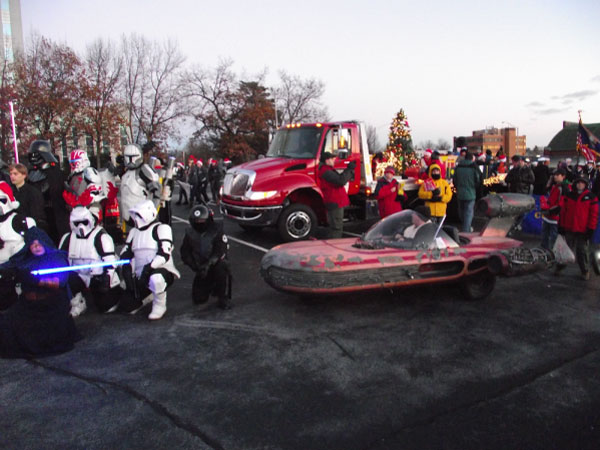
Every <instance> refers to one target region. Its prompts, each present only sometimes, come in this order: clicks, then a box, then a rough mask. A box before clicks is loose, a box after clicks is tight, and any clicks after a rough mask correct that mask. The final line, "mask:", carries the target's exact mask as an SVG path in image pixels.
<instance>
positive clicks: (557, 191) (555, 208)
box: [540, 167, 569, 250]
mask: <svg viewBox="0 0 600 450" xmlns="http://www.w3.org/2000/svg"><path fill="white" fill-rule="evenodd" d="M567 192H569V182H568V181H567V178H566V171H565V169H564V168H562V167H559V168H558V169H556V170H555V171H554V174H553V175H552V184H551V187H550V194H549V195H548V198H546V197H540V206H541V210H542V244H541V245H542V247H543V248H545V249H548V250H552V249H553V248H554V243H555V242H556V238H557V236H558V220H559V217H560V216H559V215H560V209H561V203H562V200H563V196H564V195H565V194H566V193H567Z"/></svg>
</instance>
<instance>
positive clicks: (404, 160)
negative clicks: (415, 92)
mask: <svg viewBox="0 0 600 450" xmlns="http://www.w3.org/2000/svg"><path fill="white" fill-rule="evenodd" d="M386 152H387V153H388V155H389V156H388V165H393V166H394V168H395V169H396V172H398V173H404V171H405V170H406V169H407V168H408V167H411V166H414V165H415V164H416V160H417V157H416V155H415V151H414V149H413V143H412V137H411V136H410V126H409V125H408V120H406V114H404V110H403V109H400V111H399V112H398V114H396V117H395V118H394V120H393V121H392V124H391V125H390V134H389V139H388V145H387V148H386Z"/></svg>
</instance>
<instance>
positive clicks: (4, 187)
mask: <svg viewBox="0 0 600 450" xmlns="http://www.w3.org/2000/svg"><path fill="white" fill-rule="evenodd" d="M0 196H6V197H8V202H7V203H6V207H5V205H0V214H6V213H8V212H9V211H12V210H15V209H17V208H18V207H19V202H18V201H16V200H15V194H13V191H12V189H11V187H10V184H8V183H7V182H6V181H0Z"/></svg>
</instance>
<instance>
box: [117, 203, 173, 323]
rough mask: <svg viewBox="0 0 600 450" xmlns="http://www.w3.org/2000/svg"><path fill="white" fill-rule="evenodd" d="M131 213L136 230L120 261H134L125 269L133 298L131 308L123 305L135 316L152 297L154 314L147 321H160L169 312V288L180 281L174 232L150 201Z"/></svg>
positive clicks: (126, 279)
mask: <svg viewBox="0 0 600 450" xmlns="http://www.w3.org/2000/svg"><path fill="white" fill-rule="evenodd" d="M128 213H129V215H130V217H131V220H132V221H133V222H134V224H135V228H132V229H131V231H130V232H129V234H128V235H127V239H126V240H125V247H124V248H123V250H122V252H121V258H122V259H131V260H132V263H131V265H125V266H123V278H124V279H125V283H126V285H127V287H128V290H130V291H133V294H134V295H133V297H134V299H133V303H132V305H129V306H126V305H123V306H124V309H126V310H129V311H130V312H132V313H133V312H136V311H137V310H138V309H139V308H141V307H142V306H143V305H144V304H145V303H147V302H148V301H149V300H150V298H151V299H152V312H151V313H150V315H149V316H148V318H149V319H150V320H157V319H160V318H161V317H162V316H163V315H164V314H165V311H166V310H167V287H168V286H170V285H171V284H172V283H173V281H175V279H177V278H180V274H179V272H178V271H177V269H176V268H175V265H174V264H173V258H172V256H171V253H172V251H173V231H172V230H171V227H170V226H169V225H167V224H163V223H160V222H159V221H158V220H157V216H158V213H157V211H156V206H155V205H154V203H153V202H152V201H151V200H144V201H142V202H140V203H138V204H137V205H135V206H134V207H133V208H131V209H130V210H129V211H128ZM150 293H151V296H150V295H148V294H150Z"/></svg>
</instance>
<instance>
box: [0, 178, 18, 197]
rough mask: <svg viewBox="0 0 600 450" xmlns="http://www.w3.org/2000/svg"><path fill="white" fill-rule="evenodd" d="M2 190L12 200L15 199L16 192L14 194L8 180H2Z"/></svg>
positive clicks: (0, 187) (0, 188) (0, 182)
mask: <svg viewBox="0 0 600 450" xmlns="http://www.w3.org/2000/svg"><path fill="white" fill-rule="evenodd" d="M0 190H1V191H2V192H4V193H5V194H6V195H7V196H8V198H9V200H10V201H11V202H14V201H15V194H13V191H12V189H11V188H10V185H9V184H8V183H7V182H6V181H0Z"/></svg>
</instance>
